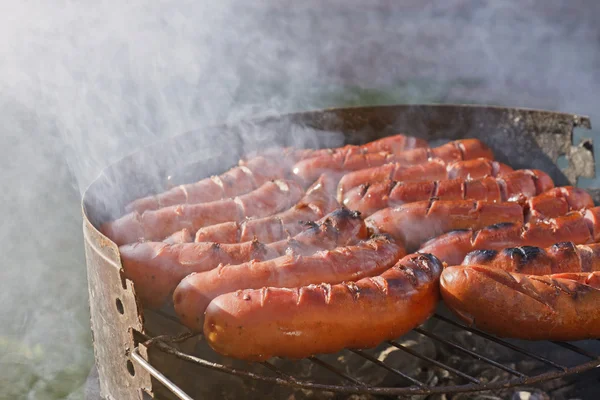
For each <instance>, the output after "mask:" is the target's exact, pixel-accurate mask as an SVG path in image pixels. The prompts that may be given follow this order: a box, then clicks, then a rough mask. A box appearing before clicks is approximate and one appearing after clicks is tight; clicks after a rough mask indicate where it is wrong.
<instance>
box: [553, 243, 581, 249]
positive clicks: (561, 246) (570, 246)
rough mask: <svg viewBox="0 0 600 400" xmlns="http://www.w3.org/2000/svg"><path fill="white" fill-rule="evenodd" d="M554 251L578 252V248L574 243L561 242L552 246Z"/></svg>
mask: <svg viewBox="0 0 600 400" xmlns="http://www.w3.org/2000/svg"><path fill="white" fill-rule="evenodd" d="M552 250H553V251H565V250H566V251H569V250H572V251H577V248H576V247H575V243H573V242H559V243H555V244H553V245H552Z"/></svg>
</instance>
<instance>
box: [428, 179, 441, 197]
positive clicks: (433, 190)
mask: <svg viewBox="0 0 600 400" xmlns="http://www.w3.org/2000/svg"><path fill="white" fill-rule="evenodd" d="M439 190H440V181H433V188H431V193H430V194H429V199H430V200H432V199H438V198H439V197H438V191H439Z"/></svg>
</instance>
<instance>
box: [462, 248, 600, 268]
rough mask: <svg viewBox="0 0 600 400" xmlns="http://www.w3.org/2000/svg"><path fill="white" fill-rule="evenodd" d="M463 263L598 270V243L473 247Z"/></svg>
mask: <svg viewBox="0 0 600 400" xmlns="http://www.w3.org/2000/svg"><path fill="white" fill-rule="evenodd" d="M462 265H482V266H487V267H494V268H500V269H503V270H505V271H509V272H517V273H520V274H532V275H550V274H558V273H562V272H591V271H600V243H591V244H589V245H585V244H579V245H576V244H575V243H573V242H560V243H555V244H553V245H552V246H550V247H547V248H542V247H537V246H519V247H507V248H504V249H502V250H475V251H472V252H470V253H469V254H467V256H466V257H465V259H464V260H463V262H462Z"/></svg>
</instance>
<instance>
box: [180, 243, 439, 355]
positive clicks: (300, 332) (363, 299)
mask: <svg viewBox="0 0 600 400" xmlns="http://www.w3.org/2000/svg"><path fill="white" fill-rule="evenodd" d="M441 270H442V264H441V263H440V261H439V260H437V259H436V258H435V257H433V256H431V255H428V254H417V255H415V254H411V255H409V256H406V257H404V258H403V259H401V260H400V261H398V263H396V264H395V265H394V266H393V267H392V268H390V269H388V270H386V271H385V272H383V273H382V274H380V275H378V276H375V277H371V278H363V279H361V280H359V281H357V282H343V283H340V284H336V285H329V284H314V285H308V286H302V287H299V288H298V287H297V288H272V287H265V288H262V289H247V290H240V291H237V292H234V293H228V294H224V295H221V296H219V297H217V298H216V299H214V300H213V301H212V302H211V303H210V304H209V306H208V308H207V310H206V318H205V322H204V327H202V326H200V325H198V324H197V323H195V322H194V321H192V320H187V321H188V324H189V326H190V328H191V329H194V330H201V329H202V328H203V330H204V334H205V337H206V340H207V341H208V343H209V345H210V346H211V347H212V348H213V349H214V350H215V351H217V352H219V353H221V354H223V355H226V356H230V357H235V358H238V359H245V360H254V361H263V360H267V359H269V358H270V357H274V356H279V357H287V358H292V359H298V358H304V357H307V356H310V355H314V354H319V353H335V352H338V351H340V350H342V349H344V348H352V349H364V348H369V347H375V346H377V345H378V344H380V343H381V342H383V341H384V340H391V339H395V338H397V337H399V336H402V335H403V334H405V333H406V332H408V331H410V330H411V329H413V328H415V327H416V326H418V325H420V324H421V323H423V322H424V321H425V320H426V319H427V318H429V317H430V316H431V314H432V313H433V312H434V310H435V307H436V305H437V303H438V301H439V283H438V282H439V276H440V272H441Z"/></svg>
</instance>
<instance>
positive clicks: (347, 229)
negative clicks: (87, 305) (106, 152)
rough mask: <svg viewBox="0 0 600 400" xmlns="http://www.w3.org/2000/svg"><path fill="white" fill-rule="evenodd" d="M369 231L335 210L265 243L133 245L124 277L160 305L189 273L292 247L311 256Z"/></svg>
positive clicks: (124, 252) (125, 255)
mask: <svg viewBox="0 0 600 400" xmlns="http://www.w3.org/2000/svg"><path fill="white" fill-rule="evenodd" d="M366 236H367V230H366V227H365V225H364V222H363V221H362V219H361V218H360V216H359V215H358V214H357V213H354V212H351V211H349V210H347V209H343V208H342V209H338V210H336V211H334V212H332V213H330V214H329V215H327V216H326V217H325V218H323V219H321V220H320V221H319V222H317V223H311V224H310V225H308V226H307V227H306V229H305V230H304V231H303V232H302V233H300V234H298V235H296V236H295V237H294V238H292V239H286V240H282V241H279V242H275V243H271V244H269V245H265V244H263V243H260V242H258V241H256V240H253V241H251V242H246V243H236V244H218V243H214V242H213V243H184V244H173V245H170V244H167V243H164V242H143V243H134V244H129V245H125V246H121V247H120V248H119V252H120V254H121V261H122V263H123V269H124V271H125V276H126V277H127V278H128V279H130V280H132V281H133V282H134V284H135V290H136V294H137V295H138V297H139V298H140V300H141V302H142V304H143V305H144V306H145V307H148V308H159V307H161V306H162V305H163V304H164V303H165V301H166V299H167V298H168V297H169V295H170V294H171V293H172V292H173V290H174V289H175V287H176V286H177V284H178V283H179V282H180V281H181V279H183V278H184V277H185V276H186V275H189V274H190V273H192V272H202V271H208V270H211V269H213V268H216V267H217V266H218V265H219V264H238V263H243V262H247V261H250V260H253V259H254V260H269V259H272V258H275V257H279V256H282V255H284V254H285V253H286V251H288V249H290V250H293V252H294V253H295V254H304V255H309V254H313V253H314V252H315V251H317V250H322V249H332V248H335V247H338V246H347V245H350V244H354V243H355V242H357V241H359V240H361V239H364V238H365V237H366Z"/></svg>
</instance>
